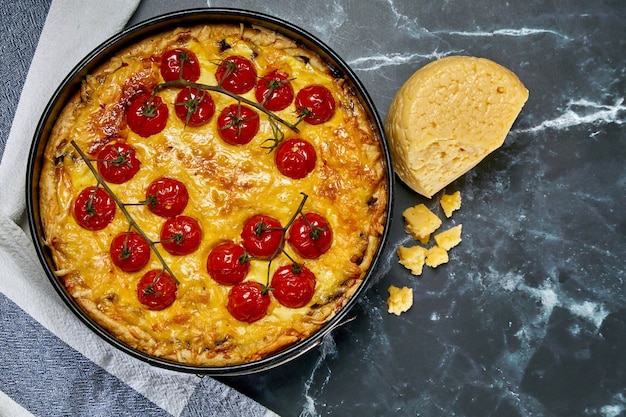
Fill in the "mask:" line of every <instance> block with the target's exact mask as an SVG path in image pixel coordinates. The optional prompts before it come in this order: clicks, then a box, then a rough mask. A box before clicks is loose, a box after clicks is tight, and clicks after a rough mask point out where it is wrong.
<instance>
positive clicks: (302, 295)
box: [270, 264, 316, 308]
mask: <svg viewBox="0 0 626 417" xmlns="http://www.w3.org/2000/svg"><path fill="white" fill-rule="evenodd" d="M315 281H316V279H315V274H313V272H311V270H310V269H309V268H307V267H306V266H304V265H300V264H292V265H283V266H281V267H280V268H278V269H277V270H276V272H274V275H272V283H271V285H270V287H271V288H272V293H273V294H274V297H275V298H276V300H277V301H278V302H279V303H280V304H282V305H284V306H285V307H289V308H299V307H303V306H305V305H306V304H307V303H308V302H309V301H311V299H312V298H313V294H314V293H315Z"/></svg>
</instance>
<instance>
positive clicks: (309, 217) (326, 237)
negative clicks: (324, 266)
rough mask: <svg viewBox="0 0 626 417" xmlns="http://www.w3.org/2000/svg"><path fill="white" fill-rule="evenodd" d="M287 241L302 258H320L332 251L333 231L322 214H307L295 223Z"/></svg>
mask: <svg viewBox="0 0 626 417" xmlns="http://www.w3.org/2000/svg"><path fill="white" fill-rule="evenodd" d="M287 241H288V242H289V245H290V246H291V248H292V249H293V250H294V252H296V253H297V254H298V255H300V256H301V257H302V258H306V259H315V258H319V257H320V256H321V255H323V254H324V253H326V252H327V251H328V249H330V246H331V244H332V241H333V229H331V227H330V224H329V223H328V220H326V219H325V218H324V217H323V216H322V215H321V214H318V213H306V214H303V215H301V216H299V217H298V218H297V219H296V220H294V221H293V223H292V224H291V227H290V228H289V237H288V239H287Z"/></svg>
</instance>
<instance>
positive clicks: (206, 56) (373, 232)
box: [39, 24, 389, 367]
mask: <svg viewBox="0 0 626 417" xmlns="http://www.w3.org/2000/svg"><path fill="white" fill-rule="evenodd" d="M387 172H388V167H387V165H386V158H385V154H384V150H383V147H382V144H381V138H380V137H379V135H378V133H377V131H376V130H375V128H374V126H373V122H372V121H371V120H370V119H369V118H368V116H367V113H366V111H365V109H364V108H363V105H362V103H361V102H360V101H359V98H358V97H357V96H356V95H355V94H354V91H353V90H352V87H350V85H349V83H348V81H346V80H345V79H344V78H343V77H341V76H339V75H338V74H337V71H336V70H335V69H334V68H333V67H332V66H329V65H328V64H327V63H326V62H325V61H324V60H323V59H322V58H320V57H319V56H318V55H316V54H315V53H313V52H312V51H311V50H308V49H307V48H304V47H302V46H301V45H299V44H298V43H296V42H294V41H293V40H291V39H289V38H287V37H284V36H283V35H281V34H278V33H275V32H273V31H270V30H267V29H264V28H260V27H250V26H245V25H231V24H207V25H197V26H192V27H180V28H176V29H173V30H170V31H167V32H164V33H160V34H158V35H154V36H151V37H149V38H146V39H143V40H141V41H139V42H138V43H136V44H134V45H132V46H130V47H127V48H125V49H124V50H122V51H119V52H117V53H116V54H115V56H112V57H110V59H108V60H107V61H106V62H105V63H104V64H102V65H101V66H100V67H98V68H97V69H96V70H94V71H92V72H91V73H90V74H89V75H87V76H86V77H85V78H84V81H83V82H82V86H81V88H80V91H79V92H77V93H76V94H75V95H74V96H73V97H72V98H71V99H70V100H69V101H68V103H67V104H66V105H65V107H64V109H63V110H62V112H61V113H60V116H59V117H58V119H57V121H56V123H55V125H54V127H53V129H52V131H51V134H50V136H49V138H47V144H46V148H45V154H44V162H43V165H42V171H41V177H40V180H39V188H40V189H39V195H40V212H41V221H42V228H43V232H44V239H45V245H46V246H47V247H48V248H49V250H50V252H51V255H52V259H53V261H54V263H55V265H54V270H55V274H56V276H57V277H58V279H59V280H60V282H62V283H63V285H64V286H65V288H66V290H67V292H68V294H69V295H70V296H71V297H72V298H73V299H75V302H76V303H77V305H79V306H80V307H81V309H82V310H84V311H85V313H86V314H87V315H88V316H89V317H90V318H91V319H92V320H93V321H95V322H96V323H98V324H99V325H100V326H101V327H103V328H104V329H106V330H107V331H108V332H109V333H110V334H111V335H112V336H113V337H114V338H116V339H117V340H119V341H121V342H122V343H124V344H125V345H127V346H129V347H130V348H132V349H134V350H137V351H139V352H142V353H144V354H146V355H149V356H151V357H155V358H160V359H163V360H166V361H172V362H175V363H180V364H187V365H192V366H201V367H204V366H206V367H213V366H218V367H219V366H230V365H236V364H242V363H250V362H253V361H256V360H259V359H262V358H265V357H267V356H268V355H271V354H272V353H275V352H277V351H280V350H282V349H285V348H287V347H289V346H291V345H293V344H294V343H297V342H299V341H301V340H304V339H306V338H307V337H309V336H310V335H311V334H312V333H314V332H315V331H317V330H318V329H319V328H320V327H321V326H323V325H324V324H325V323H326V322H328V321H329V320H330V319H331V318H332V317H333V316H334V315H335V314H336V313H337V312H338V311H339V310H340V309H341V308H342V307H343V306H344V305H345V304H346V302H347V301H348V300H349V299H350V298H351V296H352V295H353V294H354V293H355V291H356V290H357V289H358V288H359V286H360V285H361V283H362V282H363V280H364V277H365V275H366V272H367V270H368V268H369V267H370V266H371V264H372V262H373V258H374V257H375V254H376V252H377V250H378V247H379V245H380V244H381V239H382V236H383V231H384V228H385V219H386V213H387V211H388V210H389V207H388V204H389V196H388V194H389V178H388V174H387Z"/></svg>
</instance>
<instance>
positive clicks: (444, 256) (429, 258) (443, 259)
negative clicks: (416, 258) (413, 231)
mask: <svg viewBox="0 0 626 417" xmlns="http://www.w3.org/2000/svg"><path fill="white" fill-rule="evenodd" d="M448 260H449V258H448V252H447V251H446V250H445V249H444V248H442V247H441V246H437V245H435V246H433V247H432V248H430V249H428V251H427V253H426V261H425V263H426V265H428V266H430V267H431V268H436V267H438V266H439V265H441V264H445V263H447V262H448Z"/></svg>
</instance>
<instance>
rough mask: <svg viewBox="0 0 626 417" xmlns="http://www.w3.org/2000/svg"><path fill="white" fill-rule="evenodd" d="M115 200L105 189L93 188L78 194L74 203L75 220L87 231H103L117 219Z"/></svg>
mask: <svg viewBox="0 0 626 417" xmlns="http://www.w3.org/2000/svg"><path fill="white" fill-rule="evenodd" d="M115 209H116V205H115V200H113V198H112V197H111V196H110V195H109V193H107V192H106V191H105V190H104V189H103V188H100V187H96V186H91V187H87V188H85V189H84V190H83V191H81V192H80V194H78V197H76V201H75V202H74V218H75V219H76V222H77V223H78V224H79V225H80V226H81V227H83V228H85V229H87V230H102V229H104V228H105V227H107V226H108V225H109V223H111V222H112V221H113V218H114V217H115Z"/></svg>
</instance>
